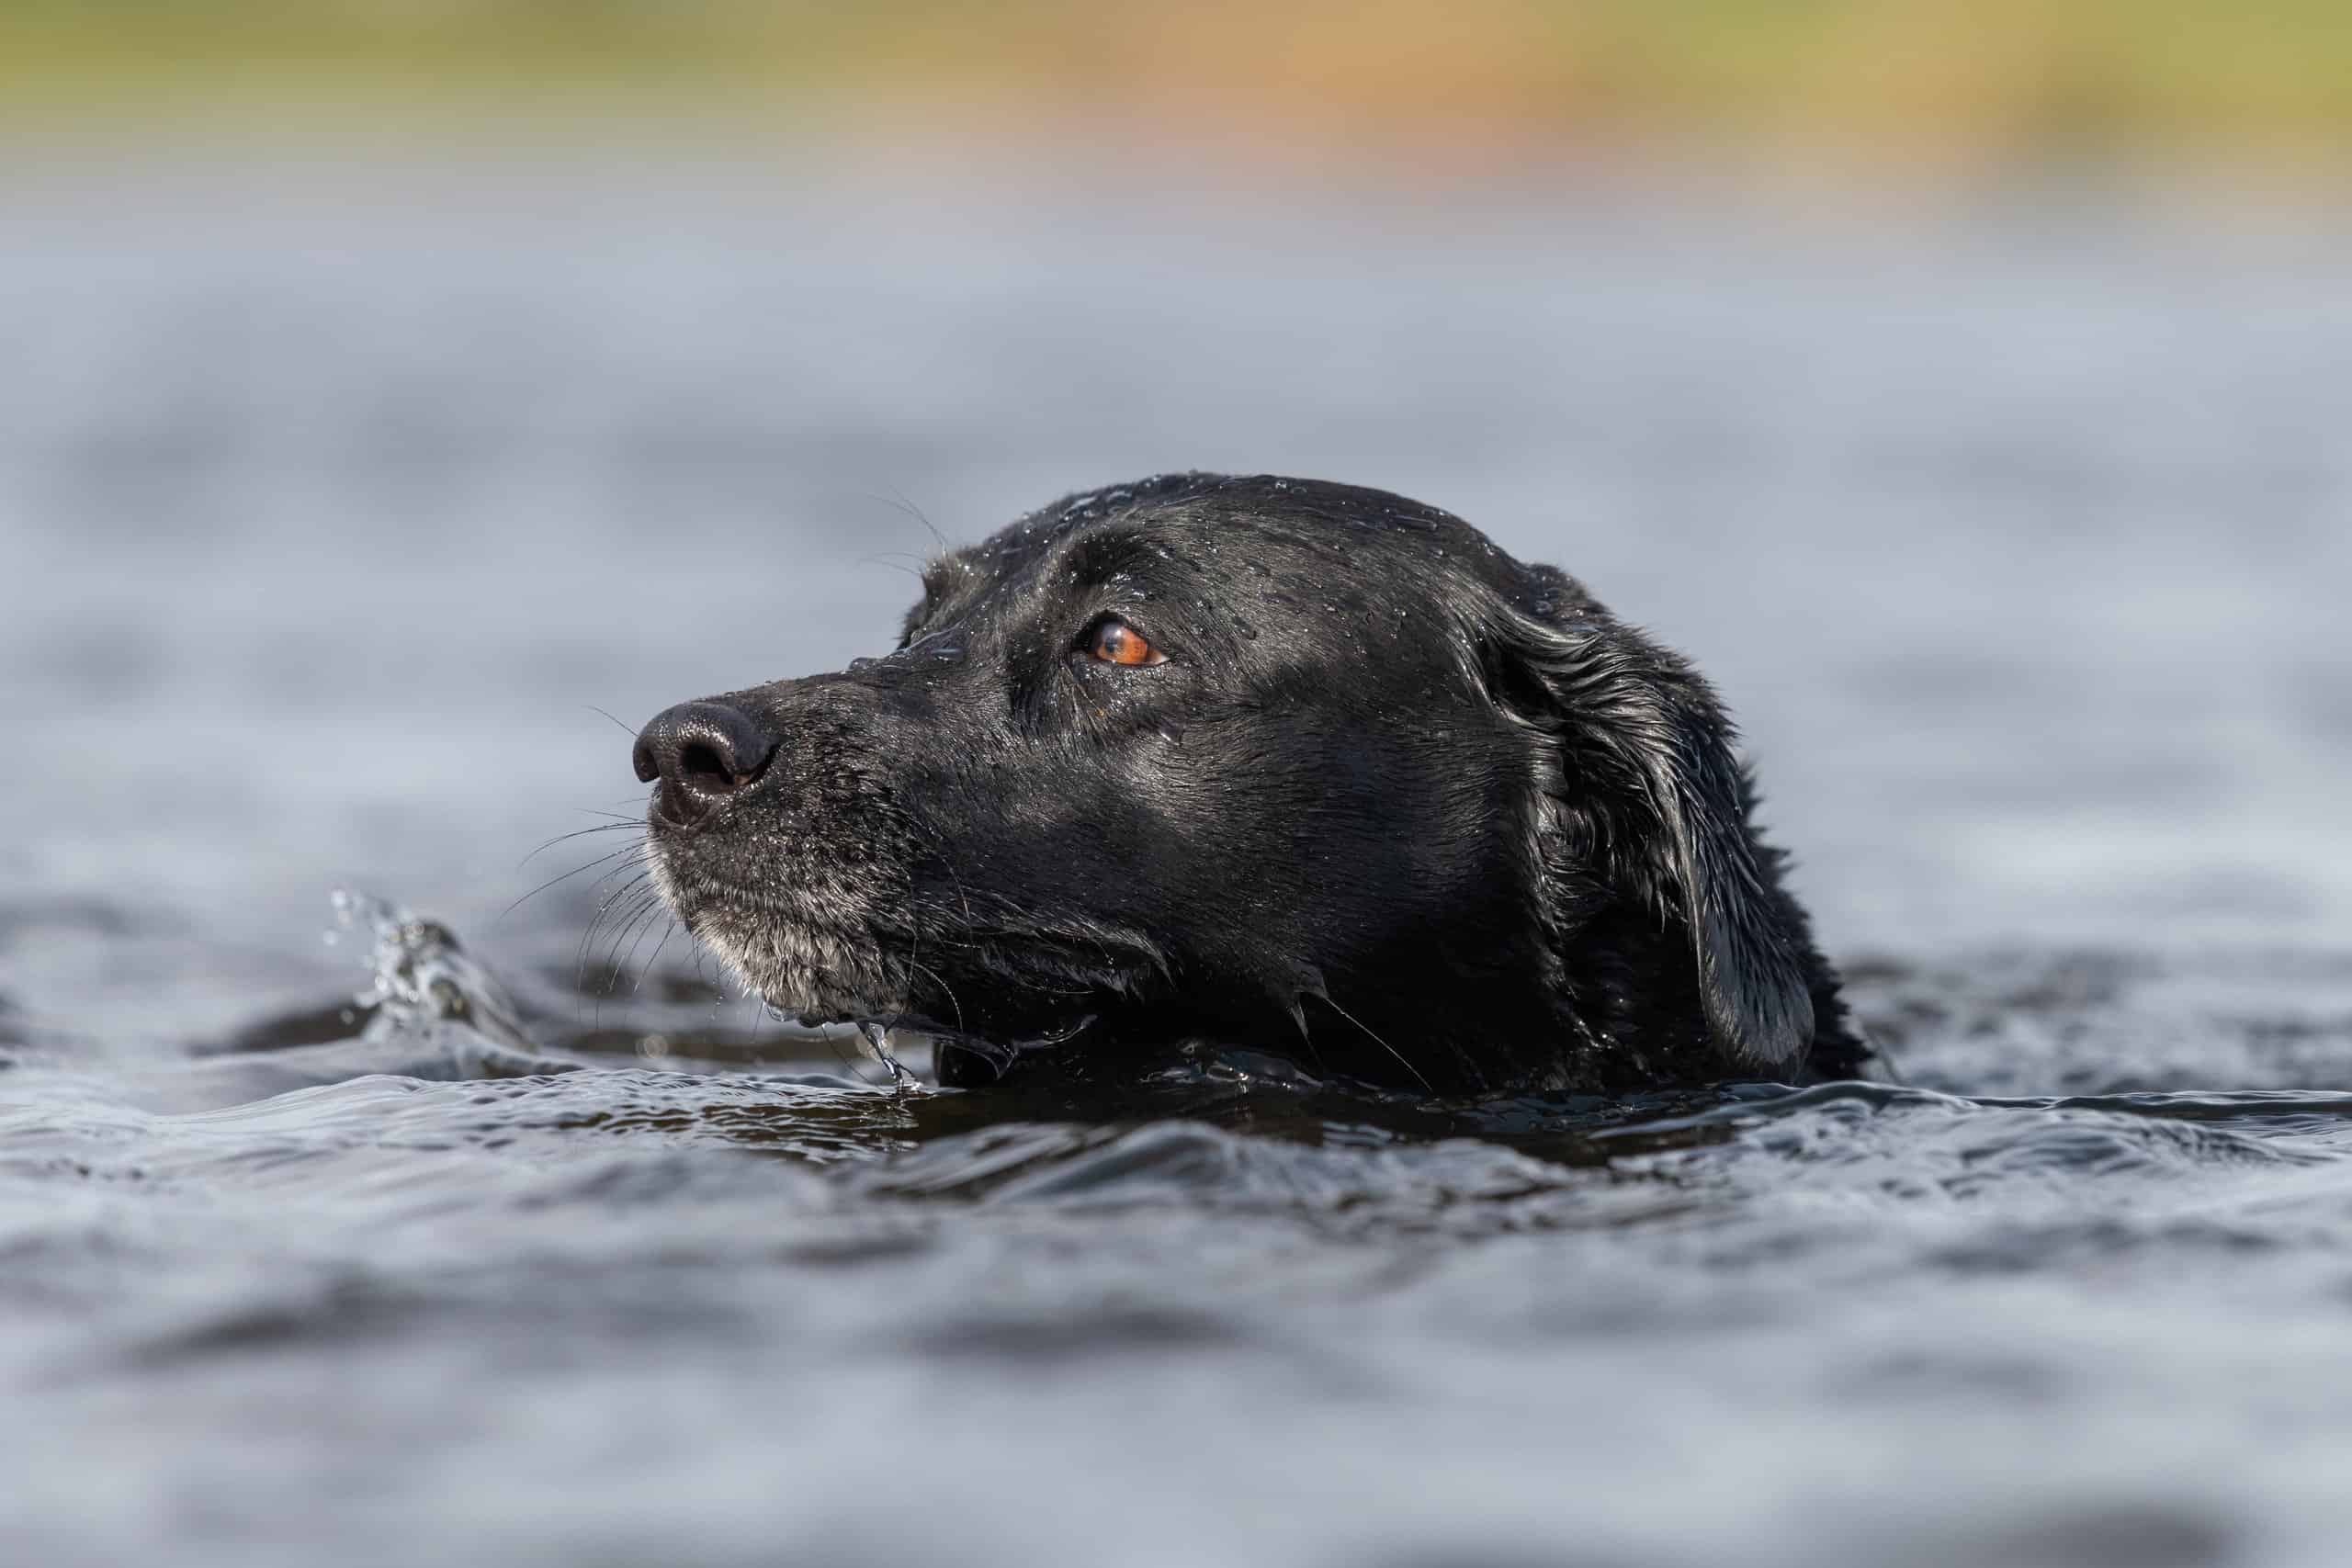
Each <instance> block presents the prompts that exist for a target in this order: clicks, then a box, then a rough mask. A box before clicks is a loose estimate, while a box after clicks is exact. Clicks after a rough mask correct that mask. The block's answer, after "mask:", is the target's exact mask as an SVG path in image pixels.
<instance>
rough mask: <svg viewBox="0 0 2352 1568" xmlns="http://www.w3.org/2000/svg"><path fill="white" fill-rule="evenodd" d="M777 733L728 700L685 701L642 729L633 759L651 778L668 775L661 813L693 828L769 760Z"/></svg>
mask: <svg viewBox="0 0 2352 1568" xmlns="http://www.w3.org/2000/svg"><path fill="white" fill-rule="evenodd" d="M774 752H775V737H774V736H772V735H770V734H769V733H768V731H767V730H766V729H765V728H763V727H762V725H761V724H760V722H759V721H758V720H757V719H754V718H753V717H752V716H751V715H750V714H747V713H745V712H744V711H743V710H742V709H741V708H737V707H729V705H727V704H725V703H680V704H679V705H677V706H676V707H673V708H672V709H670V710H669V711H668V712H666V713H663V714H660V715H657V716H655V717H654V720H653V722H652V723H650V724H649V725H647V726H646V727H645V728H643V729H642V730H640V731H639V733H638V737H637V750H635V751H634V752H632V753H631V754H630V757H629V761H632V762H634V763H636V764H637V776H638V777H639V778H640V779H642V780H644V781H645V782H646V783H647V784H651V783H652V782H653V781H654V780H655V779H660V780H661V781H662V800H661V805H660V807H659V810H660V813H661V815H662V816H664V817H666V818H669V819H670V820H671V822H673V824H675V825H676V826H678V827H681V828H691V827H693V826H694V825H695V824H696V823H697V822H700V821H701V820H702V819H703V818H705V817H707V816H709V815H710V813H711V810H712V809H713V808H714V807H717V806H718V805H719V803H720V802H722V801H724V800H726V799H727V798H728V797H729V796H730V795H734V794H736V793H737V792H738V791H740V790H743V789H747V788H749V787H750V786H751V784H752V781H753V780H755V779H757V778H758V777H759V776H760V771H761V770H762V769H763V768H765V767H766V766H767V765H768V758H769V756H770V755H772V754H773V753H774Z"/></svg>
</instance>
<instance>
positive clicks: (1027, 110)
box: [0, 0, 2352, 210]
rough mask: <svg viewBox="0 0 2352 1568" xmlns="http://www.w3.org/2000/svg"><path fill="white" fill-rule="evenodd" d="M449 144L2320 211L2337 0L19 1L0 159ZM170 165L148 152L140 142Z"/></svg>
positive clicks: (7, 53) (2331, 201)
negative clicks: (2153, 201) (1360, 2)
mask: <svg viewBox="0 0 2352 1568" xmlns="http://www.w3.org/2000/svg"><path fill="white" fill-rule="evenodd" d="M475 146H490V147H492V148H515V149H522V150H526V151H527V150H529V149H534V148H542V149H548V150H556V149H569V150H571V151H572V152H575V153H585V154H590V155H594V154H596V153H598V152H606V151H612V152H622V151H647V152H657V153H659V152H675V153H680V154H685V153H692V152H698V151H699V152H708V151H710V150H713V149H725V150H728V151H729V152H732V153H734V154H735V155H738V156H741V157H747V158H753V159H756V158H760V157H780V158H804V157H805V156H806V155H807V154H808V152H809V151H810V150H812V149H814V150H818V151H820V152H822V153H823V155H825V156H828V157H835V156H839V157H848V158H852V159H857V160H882V161H890V160H893V159H898V158H904V159H907V160H910V161H920V162H922V163H923V164H926V165H929V166H934V167H935V166H938V165H939V164H940V163H941V161H942V158H943V156H944V157H946V158H947V159H949V160H950V161H954V160H956V159H957V158H963V159H969V160H971V161H973V162H975V163H989V162H993V163H996V164H1027V163H1032V162H1047V163H1069V162H1076V163H1078V164H1084V163H1086V162H1087V161H1089V160H1094V161H1099V162H1100V163H1102V164H1103V165H1104V166H1105V167H1111V166H1115V167H1118V168H1120V169H1123V170H1129V171H1140V172H1141V173H1143V174H1145V175H1150V174H1153V173H1155V172H1158V171H1159V170H1160V169H1163V168H1164V169H1165V170H1166V171H1167V172H1169V173H1170V174H1173V175H1184V174H1187V173H1189V174H1192V175H1195V176H1197V177H1200V178H1202V179H1204V180H1209V179H1214V180H1216V181H1219V182H1222V183H1237V182H1238V183H1239V184H1242V185H1248V184H1250V183H1260V184H1265V185H1268V186H1286V185H1287V186H1298V185H1311V184H1316V183H1320V182H1326V181H1339V182H1343V183H1344V182H1363V183H1367V184H1378V185H1381V186H1397V185H1399V184H1400V183H1401V184H1404V185H1407V186H1437V187H1442V186H1450V185H1453V184H1458V183H1461V182H1465V181H1466V182H1470V183H1472V184H1477V183H1481V182H1487V183H1498V184H1505V185H1524V184H1525V183H1527V182H1529V181H1532V180H1555V179H1559V178H1564V177H1565V178H1570V179H1581V180H1586V181H1594V180H1601V181H1605V180H1610V179H1615V178H1623V179H1627V180H1633V179H1644V178H1654V177H1655V176H1656V175H1657V173H1658V172H1660V171H1664V172H1666V173H1667V174H1668V175H1672V176H1674V177H1676V178H1678V179H1681V180H1687V179H1688V178H1689V177H1691V175H1693V174H1694V173H1695V174H1697V175H1701V176H1702V177H1705V178H1709V179H1713V180H1718V181H1722V182H1724V183H1725V184H1727V185H1731V186H1747V187H1754V188H1758V189H1761V190H1765V191H1769V192H1774V193H1779V192H1784V191H1786V192H1800V193H1801V192H1804V191H1808V190H1812V191H1818V192H1821V193H1823V197H1824V199H1836V200H1860V201H1863V202H1869V203H1878V202H1884V201H1890V200H1892V201H1898V202H1928V203H1937V202H1942V201H1947V200H1951V199H1954V198H1958V199H1963V200H1967V199H1974V198H1975V197H1978V196H1980V195H1981V194H1982V193H1984V192H1986V191H1996V192H1998V191H2005V190H2009V189H2013V188H2017V187H2019V186H2027V187H2031V186H2040V185H2045V184H2051V183H2053V182H2054V183H2063V184H2064V185H2067V186H2072V187H2075V188H2108V189H2116V190H2120V191H2124V192H2127V193H2141V192H2148V193H2158V194H2162V195H2164V196H2165V197H2166V198H2167V199H2169V198H2171V193H2181V195H2182V197H2183V198H2185V199H2188V200H2191V201H2198V202H2211V201H2222V202H2226V203H2228V204H2230V205H2232V206H2233V207H2236V206H2252V207H2256V208H2262V207H2273V208H2278V209H2284V210H2292V209H2307V208H2325V207H2334V206H2341V205H2344V204H2345V201H2346V197H2347V196H2352V8H2345V7H2341V6H2324V5H2319V4H2301V5H2289V6H2269V7H2265V8H2261V9H2260V10H2259V11H2256V9H2254V8H2249V7H2245V6H2235V7H2233V6H2222V5H2219V4H2213V3H2209V0H2183V3H2173V4H2165V5H2157V6H2144V5H2143V6H2132V5H2125V4H2123V3H2122V0H2068V3H2065V4H2052V5H2045V6H2016V5H2006V4H1980V5H1974V6H1960V5H1947V4H1913V5H1903V6H1888V5H1867V4H1856V3H1852V0H1810V3H1804V4H1791V5H1786V6H1772V7H1759V6H1753V5H1750V4H1744V3H1739V0H1669V3H1667V4H1659V5H1652V6H1635V5H1632V4H1621V3H1602V4H1594V3H1588V4H1583V5H1570V4H1563V3H1558V0H1511V3H1504V0H1465V3H1464V4H1463V5H1459V6H1451V7H1444V8H1440V7H1404V6H1378V5H1375V6H1338V5H1327V4H1321V3H1319V0H1310V3H1306V4H1291V5H1284V6H1274V7H1261V8H1246V7H1238V6H1230V5H1223V4H1210V5H1204V6H1187V7H1168V6H1148V5H1142V4H1136V3H1128V0H1110V3H1106V4H1101V5H1095V6H1077V5H1072V4H1067V3H1061V0H1017V3H1014V4H1009V5H1004V6H990V7H986V8H977V7H969V6H952V5H944V4H939V3H937V0H880V3H878V4H875V5H870V6H860V7H855V8H839V9H833V8H825V7H818V6H806V5H790V4H786V5H777V4H752V3H749V0H698V3H695V4H677V3H674V0H672V3H656V0H597V3H593V4H590V3H564V0H535V3H531V4H523V3H517V0H470V3H469V0H452V3H448V4H441V5H434V6H398V5H391V4H388V3H385V0H312V3H311V4H307V5H292V4H287V3H283V0H173V3H167V4H161V5H154V4H149V5H137V6H132V5H122V4H95V5H93V4H66V3H64V0H22V3H20V4H17V5H15V6H9V7H6V8H5V10H0V156H5V157H6V158H7V159H8V160H9V161H10V162H23V161H27V160H28V158H38V157H45V156H56V155H60V154H66V155H73V156H75V157H82V158H88V157H102V158H103V157H109V156H116V155H119V154H121V153H124V152H139V153H141V154H144V155H153V154H155V153H157V152H159V151H163V150H166V149H173V150H199V151H200V150H204V149H210V150H212V151H213V152H216V153H221V154H241V155H248V156H250V155H253V154H254V153H256V152H269V151H271V150H272V149H286V148H291V149H296V150H304V149H308V150H316V151H321V152H332V153H334V154H336V155H345V156H349V155H357V154H359V153H363V152H379V153H384V154H391V153H396V152H397V153H406V154H408V155H412V156H416V155H422V156H435V155H441V154H446V153H451V152H460V151H462V150H465V149H469V148H470V147H475ZM166 155H168V153H166Z"/></svg>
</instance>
